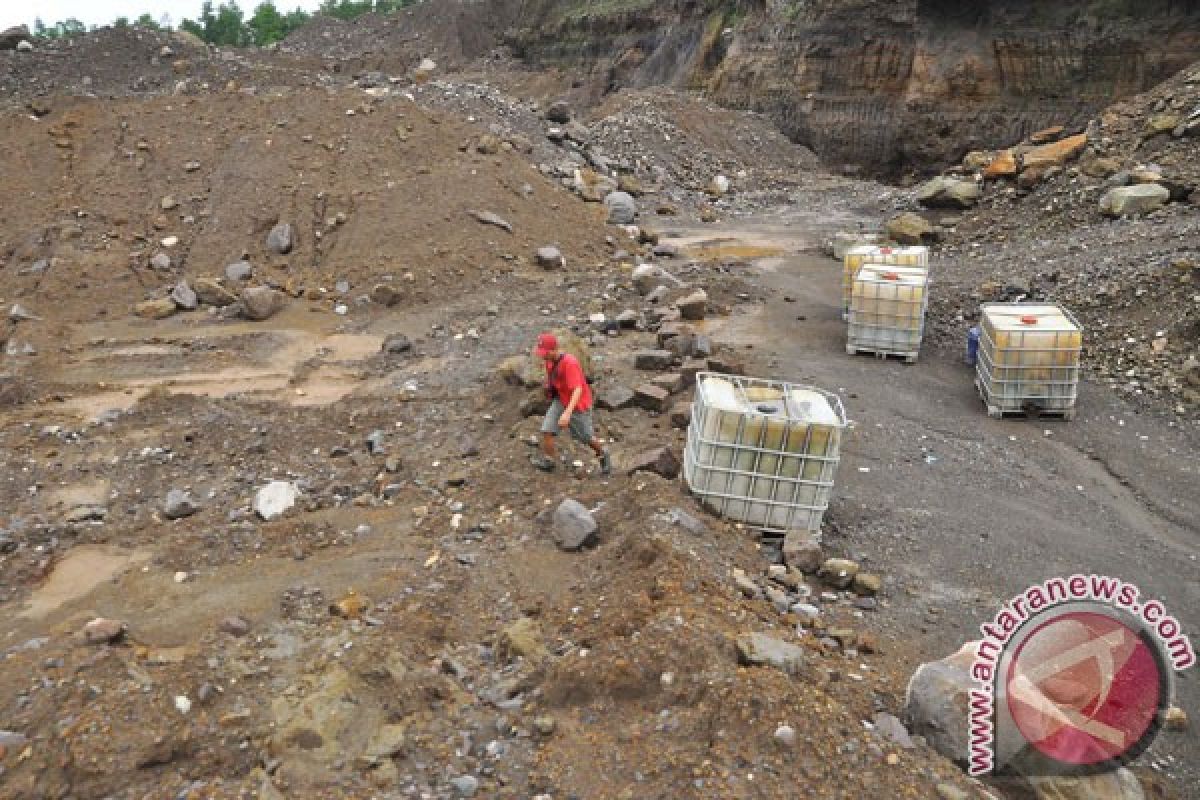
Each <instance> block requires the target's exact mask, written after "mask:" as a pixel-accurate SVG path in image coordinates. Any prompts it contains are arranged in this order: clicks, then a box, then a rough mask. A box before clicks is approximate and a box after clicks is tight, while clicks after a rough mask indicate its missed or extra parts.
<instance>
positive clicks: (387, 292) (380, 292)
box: [370, 283, 404, 308]
mask: <svg viewBox="0 0 1200 800" xmlns="http://www.w3.org/2000/svg"><path fill="white" fill-rule="evenodd" d="M370 298H371V302H372V303H377V304H378V305H381V306H384V307H385V308H391V307H392V306H394V305H396V304H398V303H399V302H400V301H401V300H403V299H404V292H402V291H400V290H399V289H397V288H396V287H395V286H392V285H391V284H387V283H380V284H376V286H375V287H374V288H373V289H371V294H370Z"/></svg>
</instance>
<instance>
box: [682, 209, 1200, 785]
mask: <svg viewBox="0 0 1200 800" xmlns="http://www.w3.org/2000/svg"><path fill="white" fill-rule="evenodd" d="M859 221H863V222H867V223H870V222H871V220H869V219H866V218H863V219H861V220H860V219H858V218H856V216H855V215H854V214H852V213H845V214H835V215H832V216H831V215H830V214H828V213H827V212H815V211H810V210H806V208H805V205H804V203H803V202H800V203H798V204H797V205H795V206H792V207H788V208H783V209H780V210H778V211H775V212H772V213H769V214H762V215H758V216H755V217H752V218H747V219H744V220H739V221H736V222H735V223H732V224H727V225H718V226H704V227H698V228H690V229H683V228H680V229H678V230H676V231H674V232H673V233H674V234H675V235H677V241H679V242H681V243H684V244H690V245H691V246H693V247H696V245H697V244H698V243H702V242H704V241H706V240H709V241H711V240H725V241H724V242H723V246H726V247H731V246H736V245H738V244H740V245H742V246H744V247H746V248H754V247H764V248H778V249H779V250H781V251H782V252H783V255H781V256H777V257H770V258H765V259H761V260H759V261H758V262H757V263H756V266H757V268H758V270H759V273H760V274H759V276H758V278H757V280H758V282H760V283H761V284H762V285H763V286H764V287H765V288H766V289H768V292H767V295H768V297H769V298H770V299H769V300H768V301H767V302H766V303H765V304H763V305H761V306H760V307H759V308H758V309H757V310H756V311H754V312H751V313H748V314H746V315H741V316H735V317H733V318H732V319H731V320H730V321H729V322H728V324H727V325H726V326H724V328H723V329H721V330H719V331H717V332H715V333H714V336H715V338H716V339H717V341H723V342H728V343H731V344H737V345H742V346H746V347H751V346H752V347H753V350H752V351H751V352H753V353H754V354H755V360H756V361H758V362H760V363H763V364H766V365H768V366H769V369H770V372H771V377H775V378H779V379H784V380H792V381H798V382H804V383H812V384H815V385H817V386H821V387H824V388H827V389H831V390H837V391H838V392H839V393H840V394H841V395H842V397H843V401H844V403H845V406H846V409H847V414H848V416H849V417H850V419H851V420H852V421H853V423H854V427H853V431H852V433H851V435H850V437H849V439H848V444H847V445H846V446H845V450H844V454H843V458H842V464H841V467H840V470H839V473H838V483H837V489H836V495H835V499H834V500H833V502H832V505H831V507H830V511H829V513H828V514H827V516H826V537H827V541H829V542H830V543H831V545H832V546H833V547H835V548H843V549H845V550H846V551H847V552H848V553H850V554H851V555H853V556H856V557H860V558H861V559H862V560H863V561H864V562H865V563H868V564H873V565H875V566H876V568H878V569H879V570H880V571H882V572H884V573H886V574H889V575H890V576H891V577H890V580H891V582H892V597H893V598H895V599H894V600H893V601H892V604H891V606H892V607H891V613H890V614H889V615H887V617H886V619H887V624H888V625H889V626H890V627H891V629H892V630H893V632H895V633H898V634H901V635H902V637H907V638H908V640H909V641H910V642H911V645H912V648H911V651H910V652H909V653H908V655H909V656H910V657H911V658H913V659H914V661H916V660H931V659H936V658H940V657H942V656H944V655H948V654H950V653H951V652H954V651H955V650H957V649H958V647H959V646H960V645H961V644H962V643H963V642H964V641H967V640H970V639H973V638H978V636H979V632H978V626H979V625H980V624H981V623H983V622H987V621H989V620H990V619H991V618H992V617H993V615H994V614H995V613H996V611H997V610H998V609H999V608H1000V607H1001V606H1002V604H1003V603H1004V602H1005V601H1006V600H1008V599H1009V598H1011V597H1013V596H1014V595H1016V594H1017V593H1019V592H1020V591H1021V590H1023V589H1025V588H1026V587H1028V586H1030V585H1032V584H1034V583H1037V582H1040V581H1042V580H1044V579H1047V578H1050V577H1054V576H1068V575H1072V574H1075V573H1084V574H1090V573H1095V574H1101V575H1108V576H1115V577H1119V578H1121V579H1123V580H1125V581H1128V582H1131V583H1133V584H1135V585H1136V586H1138V587H1139V588H1140V589H1141V591H1142V595H1143V597H1144V598H1150V597H1154V598H1158V599H1160V600H1161V602H1162V603H1163V604H1164V605H1165V606H1166V607H1167V608H1168V609H1169V610H1170V611H1171V613H1173V614H1175V615H1176V616H1177V617H1178V618H1179V619H1180V620H1181V621H1182V622H1183V624H1184V626H1185V628H1186V629H1187V630H1188V631H1189V632H1190V633H1191V635H1192V638H1193V641H1195V637H1196V631H1197V625H1198V624H1200V580H1197V578H1198V577H1200V562H1198V561H1197V557H1198V556H1197V553H1198V550H1200V494H1198V493H1197V491H1196V490H1197V488H1198V487H1200V458H1198V455H1197V454H1200V428H1198V426H1197V424H1196V423H1195V422H1194V421H1192V422H1188V421H1178V420H1176V419H1175V418H1173V417H1170V416H1166V415H1164V416H1150V415H1145V414H1139V413H1137V412H1136V411H1135V410H1134V409H1133V408H1132V407H1130V406H1129V405H1127V404H1126V403H1125V402H1124V401H1122V400H1121V399H1119V398H1117V397H1116V396H1115V395H1113V394H1112V393H1111V392H1110V391H1109V390H1108V389H1107V388H1105V387H1103V386H1098V385H1095V384H1091V383H1086V382H1085V383H1084V385H1083V386H1082V387H1081V390H1080V400H1079V406H1078V409H1079V413H1078V416H1077V417H1076V419H1075V420H1074V421H1072V422H1064V421H1062V420H1059V419H1053V418H1042V419H1038V420H1027V419H1022V418H1017V419H1005V420H993V419H989V418H988V417H987V415H986V414H985V413H984V408H983V406H982V403H981V401H980V399H979V397H978V395H977V393H976V391H975V389H974V386H973V384H972V377H973V373H972V370H971V369H970V368H968V367H967V366H965V365H964V363H963V359H962V356H963V353H962V352H960V351H958V350H953V351H946V350H935V349H932V348H931V347H929V346H928V345H927V346H926V347H925V348H924V349H923V350H922V352H921V356H920V359H919V361H918V363H916V364H914V365H911V366H909V365H905V364H903V363H900V362H899V361H895V360H888V361H880V360H877V359H875V358H873V357H870V356H866V355H860V356H848V355H846V353H845V324H844V323H843V322H842V321H841V318H840V280H841V277H840V265H839V264H838V263H837V262H835V261H833V260H832V259H829V258H826V257H824V256H822V255H819V254H817V248H818V244H819V242H820V241H821V239H822V238H823V237H827V236H828V235H829V234H831V233H832V232H833V231H835V230H838V229H853V228H854V227H855V226H856V223H857V222H859ZM932 269H933V279H934V281H935V284H934V288H933V291H934V292H936V291H937V287H936V278H937V266H936V263H935V265H934V267H933V268H932ZM964 328H965V326H964ZM964 345H965V330H964ZM913 666H915V663H914V664H913ZM1180 677H1181V680H1179V682H1178V687H1177V691H1178V701H1177V702H1178V704H1179V705H1181V706H1182V707H1184V708H1185V709H1186V710H1188V712H1189V714H1190V715H1192V716H1194V715H1195V714H1196V713H1197V709H1200V683H1198V681H1197V673H1196V671H1195V670H1191V671H1189V672H1185V673H1184V674H1183V675H1182V676H1180ZM1142 763H1148V764H1154V765H1161V766H1162V768H1163V769H1164V771H1165V772H1167V773H1168V774H1169V775H1171V776H1172V777H1173V778H1174V779H1175V780H1176V781H1177V783H1178V785H1179V786H1181V787H1191V789H1190V790H1188V791H1190V792H1192V794H1191V795H1189V796H1196V795H1195V792H1196V791H1198V790H1197V787H1200V740H1197V738H1196V737H1195V736H1194V735H1187V734H1184V735H1180V734H1163V735H1160V737H1159V738H1158V740H1157V742H1156V743H1155V745H1154V746H1153V748H1152V749H1151V750H1150V752H1149V753H1147V754H1146V755H1145V756H1143V758H1142Z"/></svg>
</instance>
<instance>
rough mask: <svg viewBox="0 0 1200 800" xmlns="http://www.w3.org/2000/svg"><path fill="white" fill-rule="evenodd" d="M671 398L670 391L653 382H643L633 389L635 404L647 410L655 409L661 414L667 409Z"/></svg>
mask: <svg viewBox="0 0 1200 800" xmlns="http://www.w3.org/2000/svg"><path fill="white" fill-rule="evenodd" d="M670 400H671V393H670V392H668V391H667V390H666V389H663V388H662V387H661V386H655V385H654V384H652V383H643V384H641V385H640V386H638V387H637V388H635V389H634V390H633V402H634V405H635V406H637V407H638V408H642V409H645V410H646V411H654V412H656V413H660V414H661V413H662V412H664V411H666V410H667V404H668V403H669V402H670Z"/></svg>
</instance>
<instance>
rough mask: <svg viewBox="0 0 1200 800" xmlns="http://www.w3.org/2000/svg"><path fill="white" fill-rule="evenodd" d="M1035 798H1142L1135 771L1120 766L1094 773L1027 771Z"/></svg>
mask: <svg viewBox="0 0 1200 800" xmlns="http://www.w3.org/2000/svg"><path fill="white" fill-rule="evenodd" d="M1028 780H1029V785H1030V786H1032V787H1033V790H1034V792H1035V793H1036V794H1037V800H1143V798H1145V797H1146V792H1145V791H1144V790H1143V788H1142V784H1141V782H1139V781H1138V777H1137V775H1135V774H1134V773H1133V772H1131V771H1130V770H1128V769H1125V768H1124V767H1122V768H1120V769H1118V770H1116V771H1115V772H1101V773H1098V774H1096V775H1072V776H1067V775H1030V776H1029V778H1028Z"/></svg>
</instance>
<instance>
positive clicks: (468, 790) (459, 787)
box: [450, 775, 479, 797]
mask: <svg viewBox="0 0 1200 800" xmlns="http://www.w3.org/2000/svg"><path fill="white" fill-rule="evenodd" d="M450 783H451V785H453V786H454V791H456V792H458V796H459V797H474V796H475V793H476V792H477V791H479V779H478V778H476V777H475V776H474V775H459V776H458V777H457V778H455V779H454V780H452V781H450Z"/></svg>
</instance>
